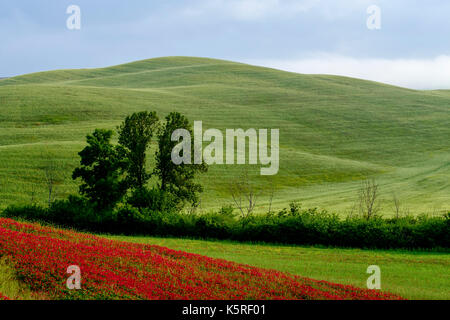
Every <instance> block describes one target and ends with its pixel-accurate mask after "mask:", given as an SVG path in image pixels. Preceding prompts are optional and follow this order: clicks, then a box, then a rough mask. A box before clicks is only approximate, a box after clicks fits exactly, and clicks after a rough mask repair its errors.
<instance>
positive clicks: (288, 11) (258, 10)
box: [184, 0, 320, 21]
mask: <svg viewBox="0 0 450 320" xmlns="http://www.w3.org/2000/svg"><path fill="white" fill-rule="evenodd" d="M318 2H320V0H208V1H198V2H197V4H196V5H193V6H192V5H191V6H189V7H186V8H185V10H184V13H185V14H186V15H190V16H201V15H215V16H225V17H230V18H233V19H236V20H241V21H253V20H259V19H263V18H267V17H268V16H292V15H295V14H298V13H302V12H306V11H308V10H309V9H311V8H312V7H314V6H315V5H316V4H317V3H318Z"/></svg>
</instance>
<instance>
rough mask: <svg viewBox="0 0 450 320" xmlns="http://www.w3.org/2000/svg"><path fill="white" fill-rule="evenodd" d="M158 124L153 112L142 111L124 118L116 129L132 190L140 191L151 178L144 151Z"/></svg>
mask: <svg viewBox="0 0 450 320" xmlns="http://www.w3.org/2000/svg"><path fill="white" fill-rule="evenodd" d="M158 124H159V119H158V117H157V115H156V113H155V112H147V111H143V112H139V113H133V114H132V115H131V116H128V117H126V119H125V121H124V122H123V123H122V125H120V126H119V127H118V131H119V144H120V145H121V146H122V147H123V148H124V150H125V155H126V158H127V160H128V166H127V169H126V171H127V182H128V184H129V186H130V187H132V188H133V189H142V188H143V187H144V186H145V184H146V183H147V181H148V180H149V179H150V177H151V174H149V173H148V172H147V171H146V151H147V149H148V146H149V144H150V142H151V139H152V137H153V135H154V132H155V131H156V129H157V128H158Z"/></svg>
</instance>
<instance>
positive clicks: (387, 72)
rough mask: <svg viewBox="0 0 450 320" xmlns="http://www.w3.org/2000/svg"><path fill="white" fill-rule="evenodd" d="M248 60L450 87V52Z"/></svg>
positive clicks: (298, 69)
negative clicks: (423, 55) (403, 56)
mask: <svg viewBox="0 0 450 320" xmlns="http://www.w3.org/2000/svg"><path fill="white" fill-rule="evenodd" d="M247 62H248V63H251V64H255V65H260V66H265V67H271V68H275V69H280V70H285V71H291V72H297V73H305V74H332V75H341V76H348V77H353V78H360V79H366V80H373V81H378V82H383V83H387V84H392V85H397V86H401V87H405V88H411V89H421V90H422V89H423V90H427V89H450V56H448V55H441V56H437V57H435V58H432V59H367V58H352V57H345V56H339V55H330V54H320V55H317V56H316V57H314V58H305V59H299V60H250V61H247Z"/></svg>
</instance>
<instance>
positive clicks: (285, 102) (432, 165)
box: [0, 57, 450, 215]
mask: <svg viewBox="0 0 450 320" xmlns="http://www.w3.org/2000/svg"><path fill="white" fill-rule="evenodd" d="M142 110H155V111H157V112H158V114H159V116H160V117H161V118H162V117H164V116H165V115H166V114H168V113H169V112H171V111H179V112H181V113H184V114H186V115H187V116H188V117H189V119H190V120H191V121H194V120H202V121H203V126H204V129H207V128H218V129H225V128H244V129H246V128H256V129H262V128H279V129H280V147H281V149H280V172H279V174H278V175H277V176H274V177H260V176H258V175H257V174H256V173H257V172H259V167H252V168H250V172H251V173H253V174H252V179H253V181H254V182H255V183H256V184H257V185H258V186H259V187H260V188H261V189H262V190H263V191H264V193H263V194H262V195H261V198H260V201H259V202H258V208H257V210H259V211H263V210H267V206H268V194H267V190H268V186H269V185H273V189H274V190H275V195H274V197H275V198H274V207H275V208H282V207H285V206H287V204H288V203H289V202H290V201H294V200H295V201H300V202H302V203H303V204H304V205H305V206H307V207H319V208H325V209H329V210H334V211H338V212H339V213H345V212H349V211H350V210H351V208H352V207H353V205H354V202H355V199H356V197H357V190H358V188H359V186H360V181H361V179H363V178H364V177H366V176H375V177H376V178H377V181H378V183H379V184H380V192H381V199H382V208H383V212H384V214H385V215H390V214H392V206H393V205H392V194H393V193H396V194H397V196H398V198H399V199H400V200H401V204H402V207H403V209H404V211H409V212H411V213H422V212H426V213H440V212H444V210H448V209H449V208H450V144H449V138H450V125H449V124H450V91H416V90H409V89H403V88H398V87H393V86H388V85H384V84H380V83H375V82H370V81H363V80H358V79H351V78H346V77H337V76H325V75H301V74H295V73H288V72H283V71H278V70H273V69H268V68H261V67H254V66H249V65H245V64H239V63H233V62H228V61H221V60H213V59H203V58H186V57H171V58H159V59H151V60H145V61H139V62H135V63H130V64H125V65H121V66H115V67H110V68H104V69H89V70H88V69H83V70H62V71H52V72H43V73H36V74H30V75H24V76H19V77H15V78H10V79H3V80H0V208H3V207H5V206H7V205H10V204H24V203H30V202H31V200H32V199H34V200H35V201H36V200H37V201H39V202H41V203H45V199H46V198H47V196H46V193H47V191H46V186H45V179H44V171H43V169H42V168H43V167H45V166H47V165H48V163H49V162H53V163H56V165H57V166H58V168H59V176H58V180H59V182H58V186H57V190H56V192H57V196H58V198H62V197H64V196H66V195H67V194H69V193H74V192H76V190H77V184H76V183H74V182H73V181H72V180H71V171H72V170H73V168H74V167H75V166H76V165H77V163H78V161H79V159H78V156H77V153H78V152H79V151H80V150H81V149H82V148H83V146H84V144H85V136H86V134H88V133H90V132H92V131H93V130H94V128H111V129H114V128H115V127H116V126H117V125H118V124H119V123H120V122H121V121H122V120H123V118H124V117H125V116H126V115H128V114H130V113H132V112H135V111H142ZM150 162H151V161H150ZM150 165H151V163H150ZM242 170H243V168H242V167H241V166H213V167H211V169H210V171H209V173H208V174H206V175H204V176H203V177H201V180H202V183H203V184H204V186H205V192H204V194H203V195H202V209H203V210H208V209H210V208H218V207H220V206H222V205H224V204H229V203H230V202H231V196H230V194H229V192H228V190H229V183H230V180H231V178H232V177H235V176H236V175H238V174H239V173H241V172H242Z"/></svg>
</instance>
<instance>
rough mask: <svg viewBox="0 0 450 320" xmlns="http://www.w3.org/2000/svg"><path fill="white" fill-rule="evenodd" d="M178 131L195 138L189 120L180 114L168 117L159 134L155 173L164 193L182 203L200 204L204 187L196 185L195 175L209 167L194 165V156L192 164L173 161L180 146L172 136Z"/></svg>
mask: <svg viewBox="0 0 450 320" xmlns="http://www.w3.org/2000/svg"><path fill="white" fill-rule="evenodd" d="M177 129H184V130H187V131H188V132H189V134H190V136H191V137H192V136H193V132H192V127H191V125H190V124H189V120H188V119H187V118H186V117H185V116H183V115H181V114H180V113H178V112H172V113H170V114H169V115H168V116H167V117H166V123H165V124H164V125H163V126H162V128H160V130H159V132H158V145H159V150H158V152H157V153H156V169H155V173H156V174H157V175H158V176H159V178H160V180H161V184H160V188H161V190H162V191H164V192H170V193H171V194H173V195H175V196H176V197H177V200H178V201H180V202H184V201H188V202H190V203H192V204H195V203H197V202H198V193H199V192H202V191H203V188H202V186H201V185H200V184H198V183H195V181H194V180H195V175H196V174H197V173H198V172H206V171H207V170H208V167H207V165H206V164H205V163H202V164H194V163H193V162H194V161H192V160H193V157H192V156H190V158H191V161H190V162H191V163H190V164H188V163H184V162H183V163H181V164H175V163H174V162H173V161H172V151H173V150H174V148H175V146H176V145H178V144H179V142H177V141H172V134H173V133H174V132H175V131H176V130H177ZM189 144H190V142H189ZM190 148H191V147H190ZM190 155H192V152H190Z"/></svg>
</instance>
